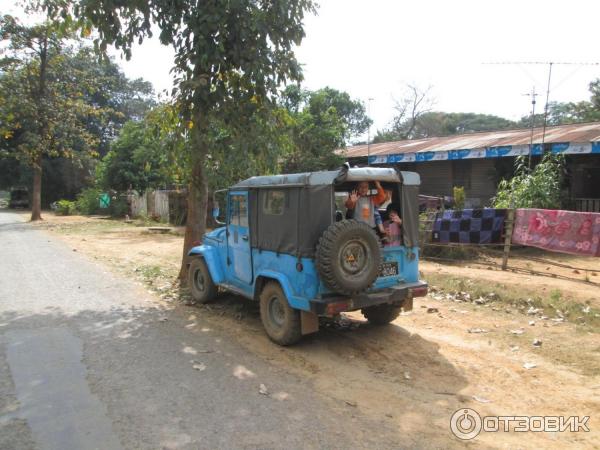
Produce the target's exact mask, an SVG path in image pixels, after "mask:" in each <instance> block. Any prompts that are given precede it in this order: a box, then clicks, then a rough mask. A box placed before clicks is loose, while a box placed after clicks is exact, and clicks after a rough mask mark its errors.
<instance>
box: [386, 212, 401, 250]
mask: <svg viewBox="0 0 600 450" xmlns="http://www.w3.org/2000/svg"><path fill="white" fill-rule="evenodd" d="M398 210H399V208H397V207H396V206H395V205H394V204H392V203H390V204H389V205H388V207H387V208H386V211H387V215H388V217H389V219H388V220H386V221H385V222H384V223H383V227H384V229H385V234H386V237H387V239H386V242H385V246H386V247H398V246H400V245H402V228H401V227H402V219H401V218H400V214H398Z"/></svg>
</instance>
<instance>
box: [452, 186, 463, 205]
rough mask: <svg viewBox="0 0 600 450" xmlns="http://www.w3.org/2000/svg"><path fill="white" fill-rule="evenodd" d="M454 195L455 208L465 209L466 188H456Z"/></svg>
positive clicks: (453, 189)
mask: <svg viewBox="0 0 600 450" xmlns="http://www.w3.org/2000/svg"><path fill="white" fill-rule="evenodd" d="M452 194H453V196H454V207H455V208H456V209H463V208H464V207H465V188H464V187H463V186H454V187H453V188H452Z"/></svg>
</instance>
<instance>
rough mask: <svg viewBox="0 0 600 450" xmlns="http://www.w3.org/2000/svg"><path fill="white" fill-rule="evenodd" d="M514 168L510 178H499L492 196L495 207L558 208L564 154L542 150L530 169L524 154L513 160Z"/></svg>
mask: <svg viewBox="0 0 600 450" xmlns="http://www.w3.org/2000/svg"><path fill="white" fill-rule="evenodd" d="M515 165H516V171H515V175H514V177H513V178H511V179H510V180H501V181H500V183H499V185H498V190H497V194H496V196H495V197H494V199H493V200H492V203H493V205H494V207H495V208H545V209H559V208H560V206H561V187H562V181H563V173H564V155H555V154H552V153H546V154H544V156H543V157H542V161H541V162H540V163H539V164H538V165H537V166H535V168H534V169H533V170H530V169H528V166H527V160H526V158H524V157H522V156H519V157H517V159H516V161H515Z"/></svg>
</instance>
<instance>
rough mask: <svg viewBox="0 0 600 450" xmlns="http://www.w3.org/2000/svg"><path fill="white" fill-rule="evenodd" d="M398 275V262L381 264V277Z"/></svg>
mask: <svg viewBox="0 0 600 450" xmlns="http://www.w3.org/2000/svg"><path fill="white" fill-rule="evenodd" d="M394 275H398V263H397V262H384V263H381V266H379V276H380V277H393V276H394Z"/></svg>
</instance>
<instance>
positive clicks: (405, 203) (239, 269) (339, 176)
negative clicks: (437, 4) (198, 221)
mask: <svg viewBox="0 0 600 450" xmlns="http://www.w3.org/2000/svg"><path fill="white" fill-rule="evenodd" d="M360 181H368V182H374V181H379V182H380V183H381V185H382V187H383V188H384V189H385V190H386V191H388V193H391V202H392V204H394V205H395V206H396V209H398V210H399V211H400V214H401V218H402V221H403V224H402V244H403V245H400V246H395V247H390V246H385V247H384V246H382V241H381V240H380V239H379V237H378V236H377V234H376V233H375V231H374V230H373V229H371V228H370V227H369V226H368V225H366V224H365V223H363V222H359V221H357V220H353V219H347V218H346V214H345V208H344V207H343V206H342V205H341V203H343V199H345V198H346V197H347V195H348V193H349V192H351V191H352V190H354V189H356V184H357V183H358V182H360ZM419 184H420V179H419V175H418V174H416V173H414V172H400V171H396V170H394V169H390V168H371V167H368V168H350V167H349V166H347V165H346V166H344V167H342V168H341V169H340V170H338V171H326V172H325V171H324V172H313V173H300V174H291V175H275V176H259V177H252V178H249V179H247V180H245V181H242V182H240V183H238V184H236V185H235V186H233V187H231V188H229V189H228V190H227V207H226V214H225V219H224V220H225V222H223V223H221V224H222V225H224V226H222V227H221V228H217V229H215V230H213V231H211V232H210V233H207V234H206V235H205V236H204V239H203V243H202V245H199V246H197V247H194V248H192V249H191V250H190V252H189V278H188V282H189V286H190V289H191V293H192V296H193V298H194V299H195V300H196V301H197V302H200V303H205V302H208V301H210V300H211V299H213V298H214V297H215V296H216V294H217V289H218V288H221V289H224V290H227V291H230V292H233V293H236V294H239V295H242V296H244V297H247V298H249V299H251V300H256V301H259V302H260V316H261V320H262V323H263V326H264V328H265V330H266V333H267V335H268V336H269V338H271V340H273V341H274V342H276V343H277V344H280V345H290V344H293V343H295V342H297V341H298V340H299V339H300V338H301V337H302V335H304V334H308V333H313V332H316V331H318V329H319V316H325V317H333V316H335V315H337V314H339V313H341V312H343V311H354V310H359V309H360V310H361V311H362V313H363V315H364V316H365V317H366V318H367V319H368V321H369V322H371V323H373V324H378V325H379V324H387V323H389V322H391V321H392V320H394V319H395V318H397V317H398V315H399V313H400V312H401V310H404V311H408V310H411V309H412V299H413V297H417V296H424V295H426V294H427V284H426V283H425V282H423V281H420V280H419V270H418V260H419V258H418V189H419ZM379 212H380V214H382V215H383V216H384V217H383V219H386V212H385V210H381V211H379Z"/></svg>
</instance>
